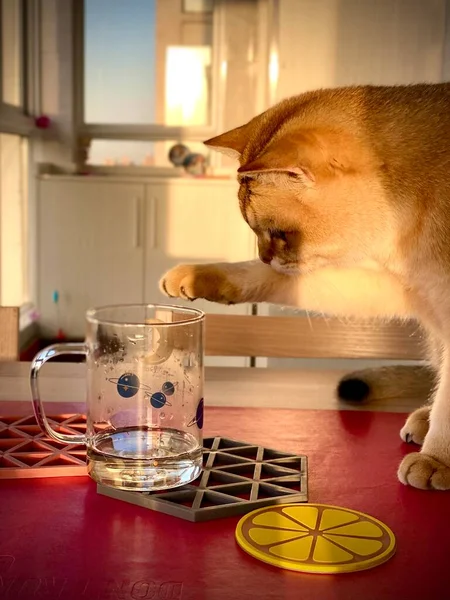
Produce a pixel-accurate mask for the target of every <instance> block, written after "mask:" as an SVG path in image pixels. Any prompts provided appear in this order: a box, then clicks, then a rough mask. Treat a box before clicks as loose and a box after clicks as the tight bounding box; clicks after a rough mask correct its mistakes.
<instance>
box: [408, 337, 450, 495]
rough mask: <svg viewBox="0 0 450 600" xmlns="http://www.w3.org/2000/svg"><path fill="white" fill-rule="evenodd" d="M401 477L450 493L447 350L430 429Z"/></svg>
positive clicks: (449, 365) (449, 352)
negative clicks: (449, 491) (449, 490)
mask: <svg viewBox="0 0 450 600" xmlns="http://www.w3.org/2000/svg"><path fill="white" fill-rule="evenodd" d="M398 476H399V479H400V481H401V482H402V483H404V484H409V485H412V486H414V487H417V488H420V489H436V490H448V489H450V350H449V348H448V347H446V348H445V351H444V354H443V359H442V365H441V374H440V382H439V387H438V389H437V391H436V394H435V398H434V401H433V404H432V406H431V409H430V416H429V429H428V432H427V434H426V436H425V440H424V443H423V446H422V449H421V451H420V452H413V453H411V454H409V455H408V456H405V458H404V459H403V461H402V462H401V464H400V467H399V470H398Z"/></svg>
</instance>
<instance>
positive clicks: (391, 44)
mask: <svg viewBox="0 0 450 600" xmlns="http://www.w3.org/2000/svg"><path fill="white" fill-rule="evenodd" d="M447 4H448V3H447V2H446V0H280V12H279V53H280V54H279V60H280V71H279V82H278V92H277V97H278V99H282V98H285V97H287V96H291V95H295V94H300V93H302V92H305V91H307V90H311V89H316V88H320V87H337V86H341V85H351V84H367V83H371V84H379V85H392V84H404V83H412V82H417V81H430V82H437V81H441V80H442V75H443V69H444V63H443V60H444V47H445V42H446V5H447Z"/></svg>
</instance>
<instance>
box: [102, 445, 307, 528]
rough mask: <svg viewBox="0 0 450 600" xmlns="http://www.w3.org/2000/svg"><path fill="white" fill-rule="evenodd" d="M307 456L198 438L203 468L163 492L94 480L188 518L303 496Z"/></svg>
mask: <svg viewBox="0 0 450 600" xmlns="http://www.w3.org/2000/svg"><path fill="white" fill-rule="evenodd" d="M307 486H308V476H307V458H306V456H302V455H296V454H290V453H286V452H280V451H278V450H272V449H271V448H264V447H263V446H254V445H250V444H248V443H246V442H238V441H236V440H230V439H227V438H222V437H212V438H205V439H204V440H203V471H202V473H201V474H200V475H199V476H198V478H197V479H196V480H195V481H193V482H191V483H189V484H187V485H184V486H182V487H179V488H176V489H174V490H167V492H128V491H123V490H116V489H114V488H110V487H107V486H103V485H100V484H99V485H97V492H98V493H99V494H102V495H104V496H109V497H111V498H116V499H118V500H123V501H125V502H130V503H131V504H137V505H138V506H143V507H144V508H149V509H151V510H155V511H158V512H163V513H166V514H169V515H173V516H176V517H181V518H182V519H186V520H187V521H193V522H200V521H209V520H211V519H219V518H222V517H234V516H239V515H243V514H246V513H248V512H250V511H252V510H254V509H256V508H262V507H263V506H268V505H273V504H285V503H293V502H307V501H308V487H307Z"/></svg>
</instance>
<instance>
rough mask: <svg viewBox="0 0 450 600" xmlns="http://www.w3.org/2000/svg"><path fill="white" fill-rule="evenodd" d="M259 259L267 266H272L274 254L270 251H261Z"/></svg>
mask: <svg viewBox="0 0 450 600" xmlns="http://www.w3.org/2000/svg"><path fill="white" fill-rule="evenodd" d="M259 258H260V260H262V262H263V263H265V264H266V265H270V263H271V261H272V258H273V253H272V252H271V251H270V250H260V251H259Z"/></svg>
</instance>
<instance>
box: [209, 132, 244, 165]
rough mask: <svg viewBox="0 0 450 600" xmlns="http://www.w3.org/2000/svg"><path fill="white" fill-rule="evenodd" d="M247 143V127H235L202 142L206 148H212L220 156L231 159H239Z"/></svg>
mask: <svg viewBox="0 0 450 600" xmlns="http://www.w3.org/2000/svg"><path fill="white" fill-rule="evenodd" d="M247 141H248V130H247V125H242V126H241V127H236V129H231V130H230V131H226V132H225V133H222V134H221V135H218V136H216V137H213V138H211V139H209V140H206V142H203V143H204V144H205V146H208V148H213V149H214V150H217V151H218V152H221V153H222V154H226V155H227V156H231V157H232V158H239V157H240V156H241V154H242V152H243V151H244V148H245V146H246V145H247Z"/></svg>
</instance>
